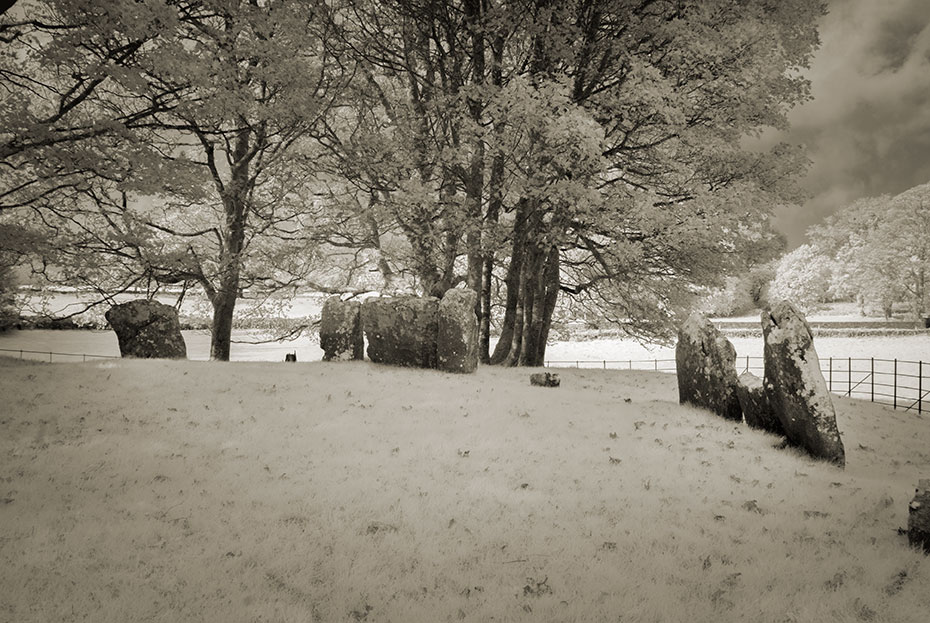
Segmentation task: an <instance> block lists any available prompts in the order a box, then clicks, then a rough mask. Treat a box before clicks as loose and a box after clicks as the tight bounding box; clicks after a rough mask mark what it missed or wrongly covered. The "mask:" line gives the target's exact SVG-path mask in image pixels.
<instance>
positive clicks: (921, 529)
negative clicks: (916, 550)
mask: <svg viewBox="0 0 930 623" xmlns="http://www.w3.org/2000/svg"><path fill="white" fill-rule="evenodd" d="M907 542H908V543H910V545H911V547H922V548H923V550H924V553H925V554H930V480H921V481H920V483H919V485H918V487H917V495H915V496H914V499H913V500H911V503H910V506H908V512H907Z"/></svg>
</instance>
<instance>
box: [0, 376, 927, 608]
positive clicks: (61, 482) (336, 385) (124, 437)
mask: <svg viewBox="0 0 930 623" xmlns="http://www.w3.org/2000/svg"><path fill="white" fill-rule="evenodd" d="M529 372H530V371H528V370H526V369H498V368H480V369H479V370H478V372H477V374H475V375H469V376H453V375H448V374H442V373H437V372H431V371H422V370H419V371H418V370H404V369H392V368H388V367H379V366H376V365H372V364H368V363H357V364H356V363H352V364H341V365H337V364H323V363H298V364H288V365H285V364H283V363H282V364H271V363H215V362H165V361H122V360H119V361H112V362H111V361H108V362H103V363H87V364H40V363H33V362H20V361H14V360H8V359H0V401H2V408H0V621H10V622H13V621H15V622H17V623H18V622H32V621H34V622H39V621H43V622H44V621H93V622H101V623H103V622H126V621H164V622H169V621H170V622H175V621H216V622H228V621H282V622H284V621H294V622H298V621H300V622H304V621H349V622H355V621H368V622H375V621H377V622H380V621H394V622H397V623H402V622H418V621H626V622H630V621H635V622H652V621H655V622H659V621H688V622H694V623H700V622H711V621H714V622H719V621H758V622H779V623H787V622H796V623H805V622H826V621H837V622H850V621H871V622H889V623H891V622H894V623H899V622H914V623H918V622H920V623H923V622H925V621H927V617H928V613H930V561H928V558H927V557H926V556H924V555H922V554H920V553H918V552H917V551H915V550H911V549H909V548H908V546H907V540H906V537H905V536H902V535H900V534H899V533H898V531H897V528H899V527H903V526H905V525H906V523H907V504H908V501H909V500H910V499H911V497H912V495H913V490H914V486H915V485H916V483H917V480H918V478H919V477H923V478H927V477H930V421H928V419H927V416H926V415H924V416H923V417H921V416H918V415H916V414H914V413H904V412H894V411H892V410H890V409H887V408H883V407H878V406H875V405H872V404H869V403H863V402H859V401H853V400H846V399H839V398H835V404H836V408H837V418H838V424H839V428H840V430H841V432H842V434H843V440H844V442H845V444H846V450H847V467H846V469H845V470H839V469H837V468H835V467H833V466H830V465H827V464H823V463H818V462H815V461H812V460H810V459H808V458H806V457H804V456H802V455H800V454H798V453H797V452H795V451H791V450H778V449H776V448H775V447H774V446H776V445H777V444H778V442H779V441H780V440H779V439H778V438H776V437H773V436H771V435H767V434H763V433H759V432H756V431H752V430H749V429H748V428H746V427H744V426H736V425H733V424H732V423H729V422H726V421H723V420H721V419H719V418H716V417H714V416H713V415H711V414H710V413H707V412H704V411H701V410H698V409H694V408H690V407H683V406H679V405H678V404H677V393H676V387H675V377H674V376H672V375H667V374H661V373H652V372H639V371H631V372H625V371H610V370H607V371H603V370H560V371H559V373H560V375H561V376H562V387H560V388H558V389H543V388H533V387H530V386H529V384H528V379H527V377H528V374H529Z"/></svg>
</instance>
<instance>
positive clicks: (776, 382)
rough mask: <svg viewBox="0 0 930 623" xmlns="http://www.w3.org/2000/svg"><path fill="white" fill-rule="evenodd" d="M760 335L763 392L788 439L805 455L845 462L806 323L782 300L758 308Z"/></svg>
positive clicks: (827, 392)
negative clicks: (763, 360) (763, 372)
mask: <svg viewBox="0 0 930 623" xmlns="http://www.w3.org/2000/svg"><path fill="white" fill-rule="evenodd" d="M762 333H763V335H764V336H765V350H764V354H765V379H764V385H765V392H766V396H767V398H768V401H769V404H770V405H771V408H772V411H773V412H774V413H775V415H776V416H777V417H778V419H779V421H780V422H781V425H782V427H783V428H784V430H785V436H786V437H787V438H788V441H789V442H790V443H791V444H792V445H795V446H798V447H800V448H803V449H805V450H806V451H807V452H808V453H809V454H810V455H811V456H814V457H816V458H819V459H824V460H827V461H831V462H833V463H835V464H836V465H839V466H840V467H843V466H845V464H846V451H845V449H844V448H843V441H842V439H840V432H839V429H838V428H837V427H836V411H835V410H834V408H833V400H832V399H831V398H830V392H829V391H828V390H827V383H826V381H824V378H823V373H822V372H821V371H820V360H819V359H818V358H817V351H816V350H814V337H813V334H812V333H811V329H810V326H809V325H808V324H807V321H806V320H805V319H804V317H803V316H802V315H801V313H800V312H799V311H798V310H797V309H795V307H794V306H793V305H791V304H790V303H788V302H787V301H780V302H778V303H775V304H774V305H773V306H772V307H771V309H767V310H765V311H763V312H762Z"/></svg>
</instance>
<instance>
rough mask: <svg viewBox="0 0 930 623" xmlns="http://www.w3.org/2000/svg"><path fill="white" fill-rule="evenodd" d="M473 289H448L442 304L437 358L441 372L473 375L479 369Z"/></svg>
mask: <svg viewBox="0 0 930 623" xmlns="http://www.w3.org/2000/svg"><path fill="white" fill-rule="evenodd" d="M477 300H478V295H477V293H475V291H474V290H469V289H467V288H466V289H464V290H458V289H455V290H449V291H448V292H446V294H445V295H444V296H443V297H442V300H441V301H440V302H439V327H438V331H439V333H438V337H437V339H436V358H437V361H438V367H439V369H440V370H445V371H446V372H464V373H469V372H474V371H475V369H476V368H477V367H478V317H477V316H476V315H475V303H476V302H477Z"/></svg>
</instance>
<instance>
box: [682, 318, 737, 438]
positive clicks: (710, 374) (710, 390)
mask: <svg viewBox="0 0 930 623" xmlns="http://www.w3.org/2000/svg"><path fill="white" fill-rule="evenodd" d="M675 367H676V371H677V374H678V400H679V402H681V403H689V404H692V405H694V406H696V407H702V408H704V409H709V410H711V411H713V412H714V413H716V414H718V415H721V416H723V417H725V418H727V419H729V420H736V421H741V420H742V419H743V412H742V410H741V409H740V404H739V397H738V396H737V395H736V387H737V385H738V381H737V380H736V349H734V348H733V345H732V344H731V343H730V341H729V340H728V339H727V338H725V337H723V335H721V334H720V332H719V331H718V330H717V328H716V327H715V326H714V325H713V324H712V323H711V322H710V320H708V319H707V318H705V317H704V316H702V315H701V314H697V313H695V314H691V315H690V316H689V317H688V319H687V320H685V322H684V323H683V324H682V325H681V327H680V328H679V329H678V344H677V346H676V347H675Z"/></svg>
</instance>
